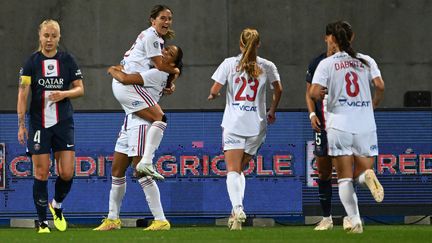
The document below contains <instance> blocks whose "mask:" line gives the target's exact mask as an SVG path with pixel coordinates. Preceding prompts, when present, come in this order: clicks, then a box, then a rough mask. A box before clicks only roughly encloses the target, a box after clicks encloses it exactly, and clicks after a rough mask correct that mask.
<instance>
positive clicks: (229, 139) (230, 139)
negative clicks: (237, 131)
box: [224, 138, 240, 144]
mask: <svg viewBox="0 0 432 243" xmlns="http://www.w3.org/2000/svg"><path fill="white" fill-rule="evenodd" d="M238 143H240V140H238V139H234V138H227V139H225V141H224V144H238Z"/></svg>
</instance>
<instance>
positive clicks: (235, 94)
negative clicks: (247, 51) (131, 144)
mask: <svg viewBox="0 0 432 243" xmlns="http://www.w3.org/2000/svg"><path fill="white" fill-rule="evenodd" d="M241 57H242V56H241V55H238V56H236V57H230V58H226V59H225V60H224V61H223V62H222V63H221V64H220V65H219V67H218V68H217V70H216V71H215V73H214V74H213V76H212V79H213V80H214V81H216V82H218V83H220V84H222V85H225V84H227V88H226V105H225V111H224V115H223V120H222V124H221V126H222V127H223V128H224V129H226V130H227V131H229V132H230V133H233V134H237V135H241V136H256V135H258V134H259V133H260V132H261V131H262V130H263V129H265V128H266V126H267V117H266V84H267V83H273V82H276V81H280V77H279V73H278V71H277V68H276V66H275V65H274V63H273V62H271V61H269V60H266V59H264V58H260V57H257V64H258V66H259V67H260V68H261V70H262V74H260V75H259V76H258V78H251V77H249V75H248V74H247V73H246V72H245V71H240V70H239V68H238V66H239V63H240V59H241Z"/></svg>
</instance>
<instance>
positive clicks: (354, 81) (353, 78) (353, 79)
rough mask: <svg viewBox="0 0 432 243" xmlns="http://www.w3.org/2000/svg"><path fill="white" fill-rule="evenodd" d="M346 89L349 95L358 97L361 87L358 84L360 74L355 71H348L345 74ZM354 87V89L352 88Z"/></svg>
mask: <svg viewBox="0 0 432 243" xmlns="http://www.w3.org/2000/svg"><path fill="white" fill-rule="evenodd" d="M345 82H346V85H345V89H346V92H347V94H348V95H349V96H351V97H356V96H357V95H358V94H359V92H360V87H359V84H358V75H357V73H355V72H352V71H351V72H347V73H346V74H345ZM352 88H354V90H352Z"/></svg>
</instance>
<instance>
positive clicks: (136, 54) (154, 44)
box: [121, 27, 164, 74]
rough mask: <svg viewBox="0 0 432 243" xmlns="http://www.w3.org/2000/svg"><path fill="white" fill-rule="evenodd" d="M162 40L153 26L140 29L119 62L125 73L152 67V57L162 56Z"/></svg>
mask: <svg viewBox="0 0 432 243" xmlns="http://www.w3.org/2000/svg"><path fill="white" fill-rule="evenodd" d="M163 45H164V40H163V39H162V38H161V37H160V36H159V35H158V33H157V31H156V29H155V28H153V27H149V28H148V29H146V30H144V31H142V32H141V33H140V34H139V35H138V37H137V39H136V41H135V43H134V44H133V45H132V47H131V48H130V49H129V50H128V51H127V52H126V53H125V55H124V57H123V60H122V62H121V64H122V65H123V66H124V70H125V72H126V73H129V74H130V73H141V72H143V71H146V70H149V69H150V68H152V67H154V64H153V63H152V61H151V58H152V57H155V56H162V49H163Z"/></svg>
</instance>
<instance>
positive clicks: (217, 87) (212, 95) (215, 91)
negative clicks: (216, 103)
mask: <svg viewBox="0 0 432 243" xmlns="http://www.w3.org/2000/svg"><path fill="white" fill-rule="evenodd" d="M222 86H223V85H222V84H220V83H218V82H214V84H213V86H212V87H211V88H210V94H209V96H208V97H207V100H214V99H216V98H217V97H219V96H220V93H219V91H220V90H221V88H222Z"/></svg>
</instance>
